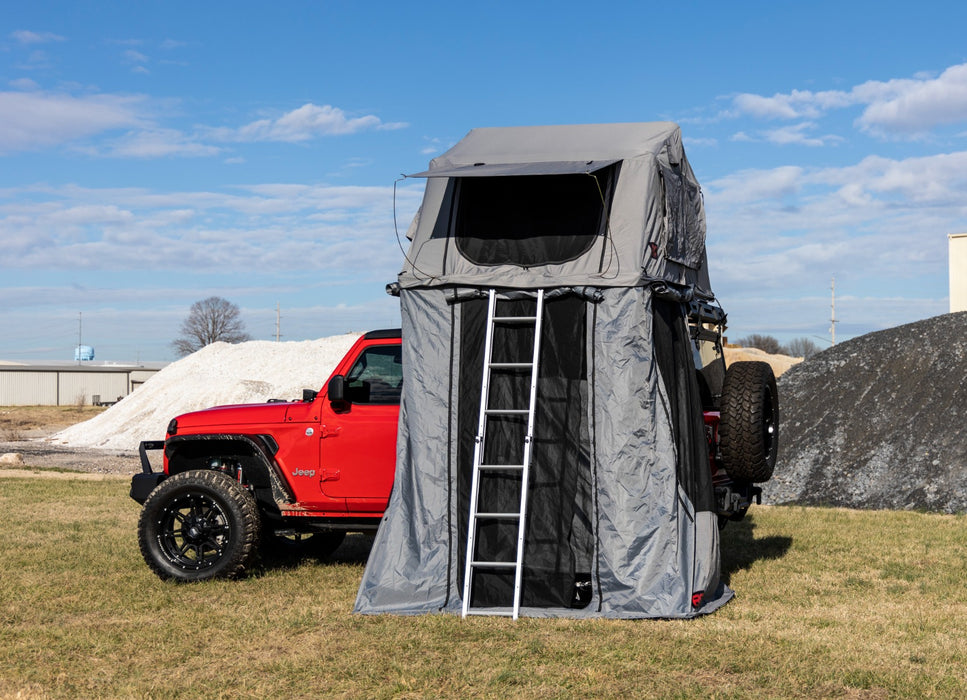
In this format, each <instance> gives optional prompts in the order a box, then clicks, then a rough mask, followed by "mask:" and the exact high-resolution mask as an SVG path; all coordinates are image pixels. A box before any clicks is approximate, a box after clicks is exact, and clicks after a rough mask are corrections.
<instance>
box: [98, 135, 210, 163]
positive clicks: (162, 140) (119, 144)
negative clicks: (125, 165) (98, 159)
mask: <svg viewBox="0 0 967 700" xmlns="http://www.w3.org/2000/svg"><path fill="white" fill-rule="evenodd" d="M221 151H222V149H220V148H218V147H216V146H210V145H207V144H204V143H200V142H199V141H197V140H196V139H195V138H193V137H191V136H187V135H185V134H183V133H182V132H180V131H178V130H176V129H160V128H154V129H146V130H143V131H132V132H129V133H127V134H125V135H124V136H121V137H120V138H117V139H114V140H112V141H110V142H108V143H106V144H104V145H103V146H102V147H100V148H99V149H90V150H89V152H90V153H92V154H97V155H101V156H110V157H115V158H167V157H172V156H180V157H188V158H198V157H206V156H215V155H218V154H219V153H221Z"/></svg>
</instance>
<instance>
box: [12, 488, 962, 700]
mask: <svg viewBox="0 0 967 700" xmlns="http://www.w3.org/2000/svg"><path fill="white" fill-rule="evenodd" d="M127 488H128V482H127V481H126V480H121V479H117V480H107V481H81V480H73V479H66V480H65V479H58V480H53V479H37V478H0V532H2V535H0V697H3V698H13V697H20V698H43V697H51V698H82V697H83V698H95V697H108V698H183V697H184V698H193V697H206V698H264V697H277V698H288V697H311V698H320V697H345V698H391V697H392V698H422V697H428V698H435V697H462V698H473V697H539V698H571V697H587V698H602V697H614V698H627V697H667V698H691V697H716V698H744V697H770V698H771V697H801V698H806V697H808V698H813V697H845V698H892V697H911V698H912V697H917V698H921V697H937V698H955V697H967V596H965V594H964V588H965V584H967V518H965V517H964V516H948V515H929V514H921V513H913V512H903V513H895V512H856V511H846V510H826V509H813V508H798V507H773V508H767V507H761V508H756V509H754V513H753V514H752V515H750V517H749V518H747V520H746V521H745V522H742V523H737V524H730V525H729V527H728V528H727V529H726V531H725V532H724V533H723V535H724V542H723V547H724V552H723V557H724V561H723V566H724V571H725V576H726V578H727V580H728V581H729V583H730V585H731V586H732V587H733V588H734V589H735V590H736V591H737V595H736V598H735V599H734V600H733V601H732V602H730V603H729V604H728V605H727V606H725V607H724V608H723V609H722V610H720V611H719V612H717V613H715V614H713V615H711V616H707V617H703V618H700V619H696V620H691V621H661V620H640V621H609V620H594V621H568V620H528V619H522V620H519V621H517V622H516V623H515V622H513V621H511V620H508V619H503V618H500V619H492V618H472V619H469V620H461V619H460V618H459V617H456V616H450V615H431V616H425V617H410V618H403V617H389V616H380V617H369V616H358V615H352V614H351V613H350V610H351V609H352V605H353V600H354V597H355V593H356V587H357V585H358V583H359V580H360V577H361V575H362V569H363V563H364V561H365V558H366V554H367V548H368V541H367V540H366V539H365V538H362V537H359V538H350V539H349V540H347V542H346V544H344V546H343V547H342V548H341V550H340V551H339V552H338V553H337V556H336V559H337V561H336V562H334V563H330V564H320V563H317V562H313V561H305V562H299V561H290V562H285V561H280V562H276V563H275V564H274V565H272V566H268V567H265V568H264V569H262V570H261V571H259V572H258V573H256V574H255V575H253V576H250V577H249V578H247V579H244V580H241V581H216V582H208V583H203V584H196V585H176V584H170V583H163V582H161V581H160V580H158V579H157V578H155V577H154V576H153V575H152V574H151V573H150V572H149V570H148V568H147V566H145V564H144V562H143V561H142V559H141V556H140V553H139V552H138V548H137V543H136V538H135V525H136V520H137V515H138V506H137V504H135V503H134V502H133V501H131V500H130V499H128V497H127Z"/></svg>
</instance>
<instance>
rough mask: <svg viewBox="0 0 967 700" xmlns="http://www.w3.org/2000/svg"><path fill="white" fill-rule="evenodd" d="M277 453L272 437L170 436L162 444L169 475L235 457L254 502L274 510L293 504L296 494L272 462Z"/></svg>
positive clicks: (210, 434) (276, 446) (228, 434)
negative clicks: (209, 460) (255, 500)
mask: <svg viewBox="0 0 967 700" xmlns="http://www.w3.org/2000/svg"><path fill="white" fill-rule="evenodd" d="M278 451H279V446H278V443H276V441H275V439H274V438H273V437H272V436H271V435H246V434H238V433H203V434H197V435H172V436H170V437H168V439H167V440H166V441H165V455H166V457H167V459H168V474H169V476H174V475H175V474H178V473H181V472H184V471H190V470H192V469H208V468H210V467H209V465H208V459H210V458H211V457H215V456H232V457H236V458H238V459H239V460H240V461H241V462H242V465H243V471H244V474H245V479H246V481H247V482H248V483H249V484H250V485H251V486H252V487H253V489H254V491H255V496H256V499H258V501H259V502H260V503H263V504H264V505H271V506H275V507H276V508H278V507H279V506H281V505H283V504H288V503H293V502H294V501H295V495H294V494H293V493H292V490H291V489H290V488H289V485H288V483H287V482H286V480H285V478H284V477H283V476H282V470H281V469H280V468H279V465H278V463H277V462H276V461H275V454H276V453H277V452H278Z"/></svg>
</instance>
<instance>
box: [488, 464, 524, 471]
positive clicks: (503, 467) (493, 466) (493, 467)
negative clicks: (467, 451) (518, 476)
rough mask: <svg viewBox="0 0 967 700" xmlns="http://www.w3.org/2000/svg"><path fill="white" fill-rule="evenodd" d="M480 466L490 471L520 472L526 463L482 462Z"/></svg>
mask: <svg viewBox="0 0 967 700" xmlns="http://www.w3.org/2000/svg"><path fill="white" fill-rule="evenodd" d="M480 468H481V469H484V470H488V471H490V470H493V471H499V470H507V471H515V472H519V471H522V470H523V469H524V465H523V464H481V465H480Z"/></svg>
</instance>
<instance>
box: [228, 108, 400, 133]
mask: <svg viewBox="0 0 967 700" xmlns="http://www.w3.org/2000/svg"><path fill="white" fill-rule="evenodd" d="M406 126H407V124H405V123H401V122H394V123H384V122H383V121H382V120H380V118H379V117H376V116H374V115H371V114H368V115H364V116H361V117H350V116H348V115H347V114H346V113H345V112H344V111H343V110H341V109H339V108H338V107H333V106H332V105H322V106H318V105H314V104H311V103H309V104H305V105H303V106H302V107H299V108H298V109H295V110H293V111H291V112H287V113H286V114H283V115H282V116H281V117H278V118H276V119H260V120H258V121H254V122H251V123H250V124H246V125H244V126H242V127H239V128H237V129H228V128H221V129H212V130H211V131H210V134H211V136H212V137H213V138H215V139H218V140H223V141H240V142H254V141H284V142H290V143H291V142H299V141H308V140H309V139H312V138H316V137H317V136H331V135H343V134H353V133H357V132H360V131H372V130H388V129H402V128H405V127H406Z"/></svg>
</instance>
